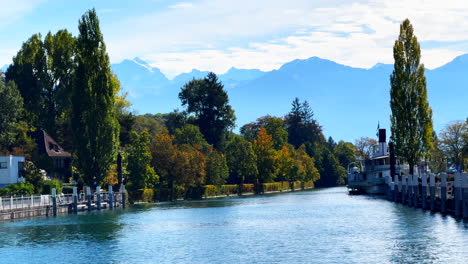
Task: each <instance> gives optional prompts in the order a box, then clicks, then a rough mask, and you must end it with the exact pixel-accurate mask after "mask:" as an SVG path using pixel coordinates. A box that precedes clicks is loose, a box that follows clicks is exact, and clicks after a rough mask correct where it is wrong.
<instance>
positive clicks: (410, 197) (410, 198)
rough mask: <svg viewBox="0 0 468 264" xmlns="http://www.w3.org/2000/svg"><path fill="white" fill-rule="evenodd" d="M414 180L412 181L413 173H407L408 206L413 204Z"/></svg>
mask: <svg viewBox="0 0 468 264" xmlns="http://www.w3.org/2000/svg"><path fill="white" fill-rule="evenodd" d="M413 191H414V182H413V175H408V206H409V207H412V206H413V205H414V204H413V201H414V199H413V196H414V193H413Z"/></svg>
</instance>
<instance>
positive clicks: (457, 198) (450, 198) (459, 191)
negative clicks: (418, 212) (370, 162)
mask: <svg viewBox="0 0 468 264" xmlns="http://www.w3.org/2000/svg"><path fill="white" fill-rule="evenodd" d="M451 178H453V179H450V180H448V179H447V174H445V173H441V174H440V175H438V176H437V177H436V175H435V174H423V175H421V177H418V176H416V175H414V176H412V175H409V176H402V177H401V178H399V177H398V176H394V178H393V179H391V178H390V177H386V179H385V182H386V185H387V193H386V195H387V199H388V200H391V201H394V202H397V203H401V204H405V205H407V206H409V207H414V208H422V209H425V210H431V211H434V212H440V213H443V214H451V215H453V216H455V217H463V218H468V174H467V173H455V174H454V175H453V177H451Z"/></svg>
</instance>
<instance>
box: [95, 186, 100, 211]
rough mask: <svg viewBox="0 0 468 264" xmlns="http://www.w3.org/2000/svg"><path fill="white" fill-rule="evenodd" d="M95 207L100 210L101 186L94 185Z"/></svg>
mask: <svg viewBox="0 0 468 264" xmlns="http://www.w3.org/2000/svg"><path fill="white" fill-rule="evenodd" d="M96 196H97V201H96V202H97V209H98V210H101V186H97V187H96Z"/></svg>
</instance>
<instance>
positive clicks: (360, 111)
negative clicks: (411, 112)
mask: <svg viewBox="0 0 468 264" xmlns="http://www.w3.org/2000/svg"><path fill="white" fill-rule="evenodd" d="M112 69H113V71H114V72H115V73H116V74H117V76H118V78H119V79H120V81H121V84H122V88H123V90H124V91H127V92H128V93H129V96H128V99H129V101H131V102H132V104H133V108H134V110H136V111H137V112H138V113H140V114H143V113H166V112H170V111H172V110H174V109H177V108H178V109H181V104H180V100H179V99H178V93H179V91H180V88H181V87H182V86H183V85H184V84H185V83H186V82H187V81H189V80H191V79H192V78H203V77H205V76H206V75H207V74H208V72H206V71H199V70H196V69H194V70H192V71H191V72H189V73H182V74H180V75H178V76H176V77H175V78H173V79H172V80H169V79H168V78H167V77H166V76H165V75H164V74H163V73H161V71H160V70H159V69H158V68H155V67H151V66H150V65H149V64H148V63H147V62H145V61H144V60H142V59H139V58H135V59H133V60H124V61H122V62H121V63H118V64H113V65H112ZM392 71H393V65H391V64H381V63H378V64H376V65H375V66H374V67H372V68H370V69H363V68H355V67H350V66H346V65H342V64H339V63H336V62H333V61H330V60H325V59H321V58H318V57H312V58H309V59H305V60H299V59H298V60H294V61H291V62H288V63H286V64H284V65H283V66H281V67H280V68H279V69H277V70H272V71H268V72H263V71H260V70H257V69H236V68H231V69H230V70H229V71H228V72H226V73H224V74H220V75H218V78H219V80H220V81H221V82H222V83H223V84H224V86H225V89H226V90H227V92H228V95H229V99H230V104H231V105H232V107H233V108H234V110H235V113H236V116H237V121H236V123H237V129H238V128H239V127H241V126H242V125H244V124H246V123H248V122H252V121H254V120H256V119H257V118H258V117H261V116H264V115H267V114H269V115H273V116H280V117H282V116H284V115H285V114H287V113H288V112H289V110H290V108H291V102H292V101H293V99H294V98H295V97H298V98H299V99H300V100H301V101H302V100H307V101H308V102H309V104H310V106H311V108H312V110H313V111H314V116H315V118H316V119H317V120H318V122H319V124H321V125H322V126H323V129H324V133H325V136H327V137H328V136H332V137H333V138H334V139H335V140H346V141H353V140H354V139H357V138H359V137H362V136H368V137H375V136H374V134H375V132H376V128H377V126H378V124H379V126H380V128H382V127H384V128H387V129H389V127H390V125H389V124H390V121H389V117H390V107H389V100H390V98H389V91H390V81H389V78H390V74H391V73H392ZM425 73H426V79H427V90H428V99H429V104H430V106H431V107H432V110H433V120H434V128H435V129H436V131H437V132H439V131H440V129H442V128H443V127H444V126H445V125H446V124H447V123H448V122H450V121H453V120H464V119H465V118H467V117H468V54H466V55H462V56H459V57H457V58H455V59H454V60H453V61H451V62H449V63H447V64H446V65H443V66H441V67H439V68H436V69H433V70H428V69H426V72H425ZM388 134H389V133H388Z"/></svg>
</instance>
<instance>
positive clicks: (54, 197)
mask: <svg viewBox="0 0 468 264" xmlns="http://www.w3.org/2000/svg"><path fill="white" fill-rule="evenodd" d="M52 214H53V215H54V216H57V190H56V189H55V188H52Z"/></svg>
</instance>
